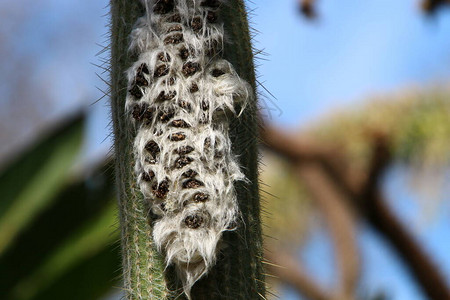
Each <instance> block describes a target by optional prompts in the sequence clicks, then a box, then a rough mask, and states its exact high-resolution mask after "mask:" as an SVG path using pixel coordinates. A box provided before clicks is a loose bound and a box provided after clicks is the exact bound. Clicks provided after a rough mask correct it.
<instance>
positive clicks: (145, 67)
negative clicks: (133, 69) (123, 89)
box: [137, 64, 150, 75]
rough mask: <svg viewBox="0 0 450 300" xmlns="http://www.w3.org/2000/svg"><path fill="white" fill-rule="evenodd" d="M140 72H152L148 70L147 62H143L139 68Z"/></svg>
mask: <svg viewBox="0 0 450 300" xmlns="http://www.w3.org/2000/svg"><path fill="white" fill-rule="evenodd" d="M137 72H138V73H141V72H142V73H145V74H147V75H148V74H150V72H149V71H148V67H147V65H146V64H141V65H140V66H139V68H138V70H137Z"/></svg>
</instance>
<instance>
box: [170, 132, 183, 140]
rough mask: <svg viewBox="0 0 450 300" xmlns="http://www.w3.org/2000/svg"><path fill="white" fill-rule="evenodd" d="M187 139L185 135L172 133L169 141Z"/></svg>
mask: <svg viewBox="0 0 450 300" xmlns="http://www.w3.org/2000/svg"><path fill="white" fill-rule="evenodd" d="M185 138H186V135H185V134H184V133H181V132H177V133H172V134H171V135H170V136H169V139H170V140H171V141H172V142H178V141H182V140H184V139H185Z"/></svg>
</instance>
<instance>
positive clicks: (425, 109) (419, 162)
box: [309, 90, 450, 168]
mask: <svg viewBox="0 0 450 300" xmlns="http://www.w3.org/2000/svg"><path fill="white" fill-rule="evenodd" d="M449 116H450V101H449V91H446V90H434V91H431V92H430V91H409V92H405V93H401V94H399V95H397V96H394V97H392V96H390V97H376V98H372V99H369V101H368V103H367V104H366V105H364V106H363V107H360V108H359V109H354V110H351V111H346V112H341V113H333V115H331V116H327V117H326V119H325V120H324V121H322V122H320V124H317V125H316V126H314V127H313V128H311V130H310V131H309V134H311V135H314V137H315V138H319V139H320V140H321V141H323V142H324V143H327V144H333V145H339V149H340V151H342V153H343V154H344V155H348V156H349V157H350V158H351V159H352V161H353V162H355V163H356V164H358V165H361V166H365V165H366V164H367V162H368V158H370V157H371V154H372V153H371V150H372V146H373V144H372V142H373V138H374V135H378V136H380V135H381V136H383V137H385V138H387V140H388V141H389V142H390V145H391V149H392V153H393V154H394V158H396V159H398V160H399V161H401V162H404V163H407V164H411V165H413V166H416V167H423V168H438V167H440V166H444V167H448V164H449V162H450V152H449V151H448V149H450V138H449V137H450V118H449Z"/></svg>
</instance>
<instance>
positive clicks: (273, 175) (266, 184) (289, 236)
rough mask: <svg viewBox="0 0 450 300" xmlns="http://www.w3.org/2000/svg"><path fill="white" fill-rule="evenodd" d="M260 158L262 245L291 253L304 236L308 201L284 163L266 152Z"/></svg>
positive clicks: (305, 233)
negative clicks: (280, 248) (262, 161)
mask: <svg viewBox="0 0 450 300" xmlns="http://www.w3.org/2000/svg"><path fill="white" fill-rule="evenodd" d="M263 157H264V166H262V167H261V173H260V181H261V182H262V185H261V199H262V201H263V202H262V209H263V211H262V213H261V214H262V223H263V232H264V236H265V243H266V245H268V246H270V245H271V244H273V243H275V244H276V245H277V247H282V248H284V249H286V248H289V249H290V250H292V251H295V250H296V249H298V246H299V245H300V244H301V243H302V242H303V240H304V239H305V238H306V236H307V229H308V224H309V223H310V222H309V217H310V216H311V214H310V212H311V209H310V204H311V203H310V199H309V198H308V195H307V194H306V192H305V190H304V188H303V187H302V186H301V185H300V184H299V182H298V179H297V178H296V176H295V175H294V174H293V173H292V172H293V170H290V168H289V165H288V163H286V162H285V161H284V160H283V159H281V158H279V157H278V156H276V155H274V154H271V153H270V152H268V151H265V152H264V153H263Z"/></svg>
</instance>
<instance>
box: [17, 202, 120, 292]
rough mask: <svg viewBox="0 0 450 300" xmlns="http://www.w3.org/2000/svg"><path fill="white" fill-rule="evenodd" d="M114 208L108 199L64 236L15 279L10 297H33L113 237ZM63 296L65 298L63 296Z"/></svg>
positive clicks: (115, 208)
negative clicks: (97, 212) (95, 213)
mask: <svg viewBox="0 0 450 300" xmlns="http://www.w3.org/2000/svg"><path fill="white" fill-rule="evenodd" d="M116 211H117V207H116V204H115V202H112V201H111V202H110V205H108V206H107V207H106V208H105V209H104V210H103V211H102V213H101V215H100V216H98V217H95V218H93V219H92V220H90V221H89V222H88V223H87V224H85V225H84V226H83V227H82V228H81V229H80V230H79V231H78V232H77V233H75V234H74V235H72V236H70V237H68V238H67V240H66V241H65V242H64V243H63V244H62V245H61V246H60V247H59V248H58V249H56V251H54V253H52V255H51V256H49V258H48V259H47V260H46V261H45V262H43V264H42V265H41V266H40V267H39V268H37V269H36V270H35V271H34V272H33V273H32V274H31V275H29V276H28V277H27V278H25V279H24V280H23V281H22V282H19V283H18V284H17V285H16V286H15V288H14V289H13V293H12V294H13V296H12V297H11V298H12V299H21V300H26V299H34V296H35V295H36V294H38V292H39V291H42V290H44V289H45V288H47V287H48V286H50V285H51V284H52V283H53V282H55V281H56V280H57V279H58V277H60V276H62V275H64V274H65V273H66V272H68V271H69V270H70V269H71V268H74V267H75V266H76V265H78V264H79V263H80V262H82V261H84V260H86V259H88V258H91V257H92V256H94V255H96V254H98V253H99V252H101V251H103V250H104V249H105V248H107V247H108V246H109V245H111V244H112V243H113V242H114V241H117V239H118V235H117V232H116V234H113V228H112V226H113V225H114V223H115V222H116ZM78 280H82V278H78ZM67 292H68V293H70V291H67ZM64 299H68V298H67V297H65V296H64Z"/></svg>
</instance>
